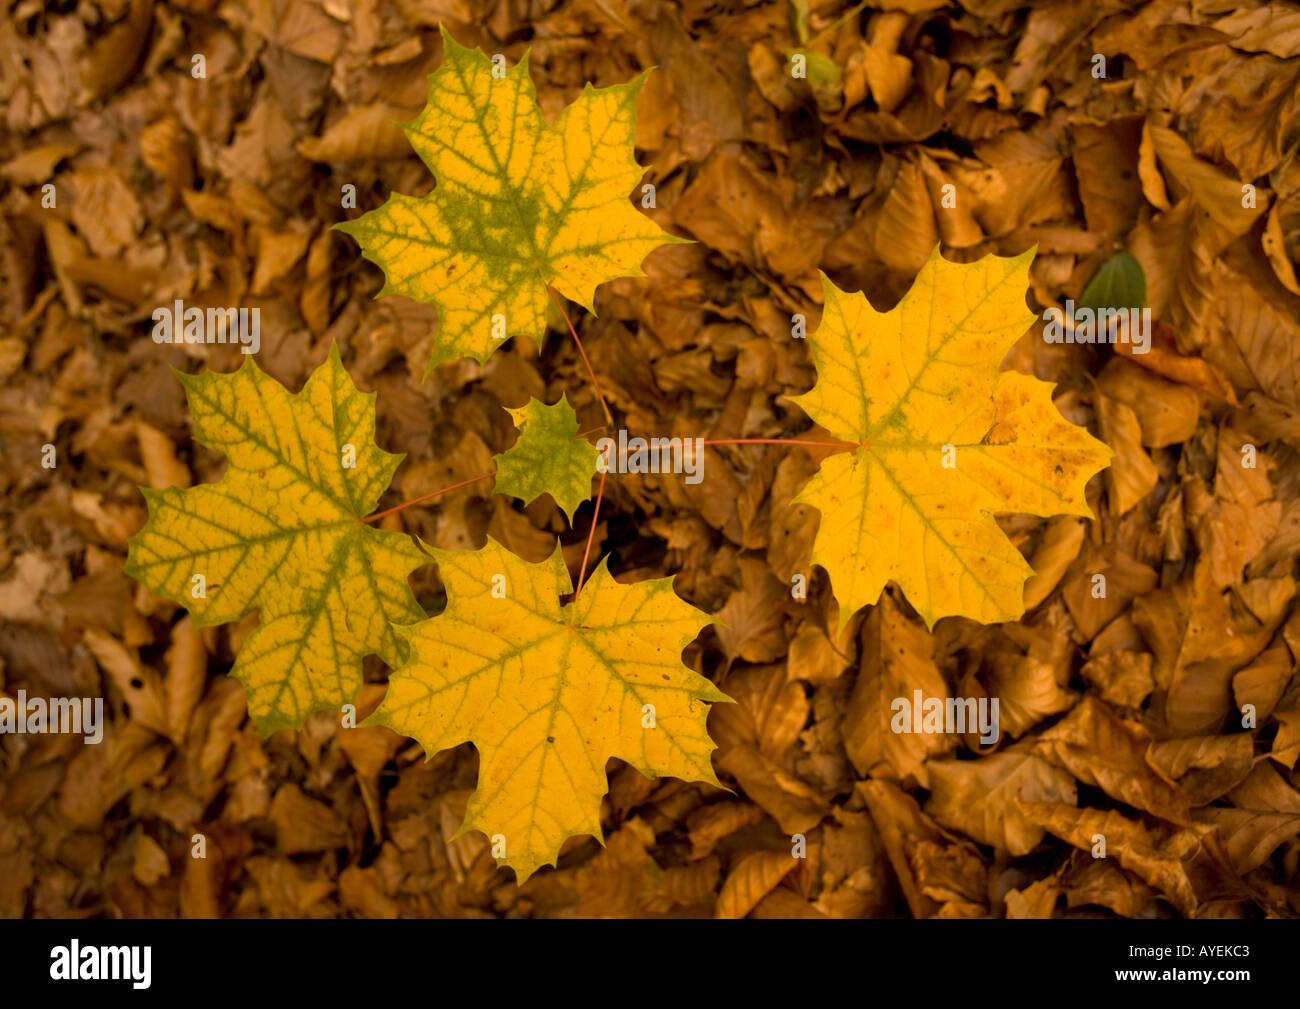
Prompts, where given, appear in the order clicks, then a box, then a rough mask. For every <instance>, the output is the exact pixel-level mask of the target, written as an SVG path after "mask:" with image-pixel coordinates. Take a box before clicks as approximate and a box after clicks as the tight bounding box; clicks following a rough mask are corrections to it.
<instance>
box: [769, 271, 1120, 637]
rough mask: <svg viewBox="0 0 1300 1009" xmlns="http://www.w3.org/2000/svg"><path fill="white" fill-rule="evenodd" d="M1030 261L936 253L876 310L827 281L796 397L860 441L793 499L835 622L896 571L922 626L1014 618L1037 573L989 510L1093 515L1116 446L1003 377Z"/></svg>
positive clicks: (1027, 384)
mask: <svg viewBox="0 0 1300 1009" xmlns="http://www.w3.org/2000/svg"><path fill="white" fill-rule="evenodd" d="M1032 259H1033V250H1030V251H1029V252H1026V253H1024V254H1022V255H1020V256H1016V257H1014V258H1002V257H998V256H986V257H985V258H983V259H981V260H979V261H978V262H975V263H969V264H958V263H950V262H948V261H947V260H946V259H943V258H942V257H941V256H940V255H939V249H938V247H937V246H936V248H935V250H934V252H933V253H931V255H930V259H929V261H928V262H927V263H926V264H925V266H923V267H922V268H921V272H920V273H919V274H918V275H917V278H916V282H915V283H914V284H913V285H912V288H911V289H910V290H909V291H908V292H907V294H906V295H905V296H904V297H903V300H902V301H901V302H899V304H898V305H897V307H895V308H894V309H893V310H892V311H890V312H883V313H882V312H877V311H876V310H875V309H873V308H872V307H871V305H870V304H869V303H868V302H867V299H866V298H865V297H864V296H863V295H861V294H857V295H850V294H846V293H845V292H843V291H841V290H840V289H839V288H837V287H836V286H835V285H834V284H833V283H831V281H830V280H829V279H828V278H827V277H826V276H825V275H824V274H823V275H822V289H823V291H824V293H825V310H824V313H823V315H822V321H821V325H820V326H819V327H818V329H817V332H816V333H815V334H814V336H813V337H812V338H810V339H809V341H808V342H809V344H810V349H811V352H812V357H813V363H814V364H815V365H816V368H817V376H818V378H817V384H816V385H814V386H813V388H812V390H811V391H809V392H807V393H804V394H803V395H801V396H794V397H791V398H792V399H793V400H794V402H796V403H798V404H799V405H800V406H801V407H803V409H804V410H805V411H806V412H807V413H808V415H809V416H810V417H811V418H812V419H813V420H814V421H816V422H817V423H818V424H820V425H821V426H822V427H824V428H825V429H826V430H827V431H829V432H830V433H831V435H833V436H834V437H836V438H838V439H842V440H844V441H850V442H854V443H856V444H857V445H858V446H859V447H858V448H857V449H856V450H854V451H851V452H848V453H845V454H838V455H833V456H831V457H829V458H828V459H826V460H825V461H824V462H823V463H822V465H821V468H820V469H819V471H818V472H817V473H816V474H815V475H814V477H813V478H812V480H811V481H810V482H809V483H808V485H807V486H806V487H805V488H804V489H803V491H802V492H801V493H800V495H799V496H798V498H796V500H797V501H799V502H802V503H804V504H809V505H812V506H813V507H815V508H817V509H818V510H819V511H820V512H821V524H820V526H819V528H818V531H817V537H816V540H815V542H814V545H813V554H812V560H813V563H815V564H820V565H822V566H823V567H824V568H826V570H827V572H828V573H829V574H830V576H831V585H832V587H833V588H834V590H835V595H836V597H837V599H838V600H839V601H840V604H841V606H840V626H841V627H842V626H843V625H844V623H845V622H847V620H848V618H849V617H850V616H851V615H852V614H853V612H854V611H855V610H857V609H859V608H860V607H862V606H865V605H868V604H870V603H874V602H875V601H876V600H877V599H878V598H879V596H880V592H881V590H882V589H883V588H884V587H885V585H886V583H887V582H889V581H890V580H894V581H897V582H898V584H899V586H900V587H901V588H902V589H903V591H904V592H905V593H906V595H907V598H908V600H909V601H910V602H911V604H912V605H913V606H914V607H915V608H916V610H917V612H918V613H920V615H921V616H922V618H924V620H925V622H926V625H927V626H930V627H932V626H933V625H934V622H935V621H936V620H938V619H939V618H940V617H943V616H949V615H961V616H967V617H971V618H972V619H975V620H979V621H981V622H983V623H994V622H997V621H1002V620H1015V619H1018V618H1019V617H1020V616H1021V614H1023V613H1024V601H1023V588H1024V583H1025V580H1026V579H1027V578H1028V577H1029V576H1030V575H1031V574H1033V570H1032V569H1031V568H1030V566H1029V564H1028V562H1027V561H1026V560H1025V559H1024V557H1023V556H1021V554H1020V551H1019V550H1017V549H1016V548H1015V546H1014V545H1013V544H1012V543H1011V541H1010V540H1008V539H1007V537H1006V535H1005V534H1003V532H1002V531H1001V529H999V527H998V524H997V522H996V521H995V520H994V515H995V514H996V513H998V512H1025V513H1028V514H1032V515H1043V516H1048V515H1057V514H1069V515H1084V516H1091V514H1092V512H1091V510H1090V509H1089V507H1088V505H1087V502H1086V501H1085V500H1084V493H1083V491H1084V486H1085V484H1087V482H1088V480H1089V479H1090V478H1091V477H1092V476H1093V474H1095V473H1097V472H1098V471H1100V470H1102V469H1104V468H1105V467H1106V466H1107V465H1109V463H1110V459H1111V456H1112V453H1111V451H1110V449H1109V448H1107V447H1106V446H1105V445H1104V444H1102V443H1101V442H1099V441H1098V440H1097V439H1095V438H1093V437H1092V436H1091V435H1090V434H1088V432H1087V431H1086V430H1084V429H1083V428H1081V427H1077V426H1076V425H1074V424H1070V423H1069V422H1067V421H1066V420H1065V419H1064V418H1063V417H1062V416H1061V415H1060V413H1059V412H1058V411H1057V410H1056V408H1055V406H1053V404H1052V385H1051V383H1049V382H1043V381H1040V380H1039V379H1036V378H1032V377H1030V376H1028V375H1022V374H1020V373H1018V372H1013V371H1006V372H1001V371H999V366H1000V365H1001V363H1002V360H1003V359H1004V358H1005V357H1006V355H1007V352H1008V351H1009V350H1010V349H1011V346H1012V345H1013V344H1014V343H1015V342H1016V340H1017V339H1019V338H1020V336H1021V335H1022V334H1023V333H1024V332H1025V331H1026V329H1028V328H1029V326H1030V324H1031V323H1032V322H1033V321H1034V317H1033V315H1032V313H1030V311H1029V310H1028V308H1027V307H1026V306H1025V290H1026V288H1027V287H1028V283H1029V264H1030V262H1031V261H1032Z"/></svg>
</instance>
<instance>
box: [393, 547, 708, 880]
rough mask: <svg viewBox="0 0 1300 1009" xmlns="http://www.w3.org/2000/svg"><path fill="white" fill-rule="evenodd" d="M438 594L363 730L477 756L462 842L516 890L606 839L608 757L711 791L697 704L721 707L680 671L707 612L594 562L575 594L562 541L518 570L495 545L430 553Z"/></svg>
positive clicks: (667, 589)
mask: <svg viewBox="0 0 1300 1009" xmlns="http://www.w3.org/2000/svg"><path fill="white" fill-rule="evenodd" d="M432 552H433V554H434V556H435V558H436V560H437V562H438V570H439V574H440V576H441V578H442V580H443V583H444V585H445V586H446V589H447V608H446V609H445V610H444V611H443V612H442V613H441V614H440V615H438V616H436V617H432V618H430V619H428V620H425V621H422V622H421V623H419V624H416V625H414V626H412V627H408V628H404V629H401V630H402V633H403V634H404V635H405V636H406V639H407V641H408V642H409V644H410V645H411V651H410V654H409V658H408V659H407V662H406V663H405V664H404V665H403V666H402V667H401V668H399V669H397V670H395V671H394V672H393V674H392V676H391V677H390V678H389V684H388V693H387V694H386V695H385V697H384V700H383V703H382V704H381V705H380V707H379V709H378V710H377V711H376V712H375V713H374V714H373V715H372V716H371V717H370V719H369V720H368V722H370V723H374V724H379V725H387V726H388V727H389V728H391V729H393V730H394V731H396V732H399V733H401V734H403V735H407V736H412V737H414V738H415V739H416V740H418V741H419V743H420V745H421V746H423V747H424V749H425V752H426V753H427V754H429V755H430V756H432V755H433V754H434V753H436V752H437V751H439V750H445V749H448V748H450V747H453V746H459V745H460V744H461V743H465V742H471V743H473V744H474V745H475V747H476V748H477V749H478V751H479V775H478V789H477V791H475V793H474V794H473V796H472V797H471V798H470V801H469V807H468V809H467V811H466V815H465V822H464V823H463V824H462V825H461V829H460V831H459V833H458V835H457V836H459V834H463V833H465V832H466V831H468V830H479V831H482V832H483V833H484V834H486V835H487V836H488V838H489V839H490V841H491V843H492V846H493V850H494V854H495V855H496V856H497V857H499V858H500V861H501V862H502V863H503V864H506V865H509V866H511V867H512V868H513V869H514V870H515V873H516V875H517V877H518V879H519V880H520V881H521V882H522V881H523V880H524V879H526V878H528V876H530V875H531V874H532V873H533V872H535V871H536V870H537V869H538V868H539V867H540V866H542V865H546V864H554V862H555V859H556V857H557V856H558V854H559V850H560V846H561V845H562V844H563V843H564V841H565V840H566V839H568V838H569V837H572V836H574V835H577V834H591V835H593V836H595V837H596V838H600V837H601V830H600V801H601V797H602V796H603V795H604V794H605V792H606V791H607V783H606V778H605V763H606V761H607V760H608V759H609V758H610V757H619V758H621V759H622V760H625V761H627V762H628V763H629V764H631V765H632V766H633V767H635V768H637V770H639V771H640V772H641V773H642V774H645V775H647V776H653V775H673V776H675V777H679V778H685V779H687V780H692V781H707V782H709V783H711V784H717V783H718V782H717V778H716V777H715V776H714V773H713V768H712V764H711V761H710V754H711V753H712V752H713V749H714V745H713V742H712V741H711V740H710V739H709V736H708V733H707V731H706V729H705V724H704V723H705V718H706V717H707V715H708V705H707V703H705V702H710V701H726V700H730V698H728V697H727V696H726V695H725V694H723V693H722V692H721V691H719V690H718V689H717V688H716V687H714V686H713V684H712V683H710V682H709V681H708V680H706V679H705V678H704V677H702V676H700V675H699V674H698V673H695V672H692V671H691V670H690V669H688V668H686V667H685V666H684V665H683V664H682V661H681V655H682V649H683V648H685V647H686V646H687V645H688V644H689V643H690V642H691V640H692V639H693V638H694V637H695V636H696V635H697V634H698V633H699V631H700V629H701V628H702V627H703V626H704V625H705V624H707V623H709V622H710V618H709V617H708V616H707V615H705V614H703V613H701V612H700V611H699V610H696V609H695V608H694V607H693V606H691V605H690V604H688V603H686V602H684V601H683V600H682V599H680V598H679V597H678V596H677V595H676V593H674V592H673V589H672V579H670V578H659V579H653V580H649V581H643V582H637V583H635V584H630V585H624V584H620V583H618V582H616V581H614V579H613V577H612V576H611V575H610V574H609V572H608V571H607V570H606V568H605V562H604V561H603V560H602V561H601V563H600V565H599V566H598V567H597V568H596V570H595V571H594V572H593V573H592V575H591V577H590V578H589V579H588V580H587V581H586V583H585V584H584V585H583V588H582V592H581V594H580V595H579V596H578V598H577V599H576V600H575V601H574V602H572V603H570V604H569V605H567V606H561V605H560V597H561V595H562V594H565V593H568V592H570V591H572V588H573V586H572V583H571V582H570V580H569V573H568V570H567V568H566V567H565V566H564V561H563V558H562V556H561V554H560V550H559V548H558V547H557V548H556V551H555V553H553V554H552V555H551V557H550V559H549V560H547V561H543V562H542V563H540V564H528V563H526V562H524V561H523V560H521V559H520V558H518V557H516V556H515V555H514V554H512V553H510V551H508V550H506V549H505V547H503V546H501V545H500V544H499V543H496V542H494V541H492V540H489V541H488V544H487V546H485V547H484V548H483V549H482V550H477V551H448V550H434V551H432Z"/></svg>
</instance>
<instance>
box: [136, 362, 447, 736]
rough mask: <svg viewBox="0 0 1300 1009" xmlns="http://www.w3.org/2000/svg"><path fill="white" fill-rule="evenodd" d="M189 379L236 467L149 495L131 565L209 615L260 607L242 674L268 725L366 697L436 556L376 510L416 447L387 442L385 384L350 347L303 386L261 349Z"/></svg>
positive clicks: (203, 419) (412, 616) (202, 431)
mask: <svg viewBox="0 0 1300 1009" xmlns="http://www.w3.org/2000/svg"><path fill="white" fill-rule="evenodd" d="M177 377H178V378H179V379H180V381H181V384H182V385H183V386H184V387H185V392H186V396H187V398H188V400H189V406H190V413H191V415H192V417H193V420H194V440H195V441H197V442H199V443H200V444H202V445H206V446H207V447H208V448H210V449H212V450H213V451H215V452H220V453H222V454H223V455H224V456H225V457H226V459H227V460H228V461H229V467H228V468H227V470H226V473H225V475H224V476H223V477H222V478H221V480H219V481H218V482H217V483H210V484H202V485H200V486H198V487H192V488H189V489H186V490H181V489H178V488H175V487H169V488H167V489H166V490H143V493H144V496H145V500H146V501H147V502H148V505H149V521H148V522H147V523H146V524H145V526H144V528H143V529H141V530H140V532H138V533H137V534H136V535H135V536H134V537H132V539H131V543H130V550H129V555H128V558H127V566H126V571H127V573H128V574H130V575H131V576H132V577H134V578H136V579H137V580H139V581H140V582H142V583H143V584H144V585H146V586H147V587H148V588H150V589H151V590H152V591H153V592H155V593H156V594H158V595H160V596H162V597H164V598H166V599H170V600H172V601H173V602H176V603H179V604H180V605H182V606H184V607H185V608H186V609H187V610H189V612H190V613H191V614H192V615H193V617H194V622H195V624H196V625H197V626H208V625H211V624H222V623H227V622H229V621H232V620H238V619H240V618H241V617H243V616H244V615H245V614H248V613H251V612H252V611H253V610H257V611H259V620H258V625H257V627H256V628H255V629H254V630H253V632H252V633H251V634H249V635H248V637H247V638H246V639H245V640H244V643H243V645H242V646H241V647H240V649H239V655H238V657H237V658H236V661H235V665H234V668H233V669H232V670H231V674H232V675H233V676H236V677H237V678H238V679H239V680H240V681H241V682H243V684H244V687H245V689H246V690H247V693H248V712H249V715H250V716H251V717H252V719H253V721H254V722H255V723H256V724H257V727H258V728H259V729H260V730H261V731H262V732H263V733H264V734H268V733H270V732H272V731H274V730H276V729H281V728H286V727H297V726H300V725H302V723H303V721H304V720H305V719H306V718H307V716H308V715H310V714H311V713H312V712H314V711H321V710H325V709H330V708H334V709H337V708H339V707H340V706H341V705H343V704H345V703H348V702H349V701H351V700H352V699H353V697H355V696H356V693H357V690H358V689H359V688H360V687H361V683H362V677H361V660H362V658H363V657H365V656H366V655H371V654H377V655H379V656H380V658H382V659H383V660H384V661H385V662H387V663H389V664H390V665H396V664H397V663H398V662H399V661H401V658H402V655H403V653H404V645H403V644H402V642H401V639H400V638H399V637H398V636H397V634H395V633H394V631H393V629H392V628H391V626H390V622H391V621H400V622H402V623H410V622H411V621H413V620H420V619H421V618H423V617H424V616H425V612H424V610H423V609H421V608H420V606H419V605H418V604H417V603H416V600H415V596H414V595H413V594H412V592H411V589H410V587H409V586H408V584H407V576H408V575H409V574H410V573H411V571H412V570H414V569H415V568H417V567H420V566H421V565H424V564H428V563H429V558H428V557H427V556H426V555H425V554H424V553H423V551H421V550H420V548H419V547H418V546H417V545H416V543H415V541H414V540H412V539H411V537H409V536H407V535H404V534H401V533H394V532H384V531H381V530H378V529H374V528H372V527H370V526H368V525H365V524H363V523H362V522H361V521H360V520H361V518H362V517H363V516H365V515H368V514H369V513H370V512H372V511H373V510H374V508H375V505H376V504H377V503H378V501H379V498H380V495H382V494H383V493H384V491H385V490H387V488H388V485H389V483H390V482H391V480H392V476H393V471H394V470H395V469H396V468H397V465H398V463H399V462H401V460H402V456H400V455H393V454H391V453H388V452H385V451H383V450H382V449H380V448H379V447H378V446H377V445H376V444H375V408H374V400H375V394H374V393H370V394H369V395H363V394H362V393H360V392H359V391H358V390H357V388H356V386H355V385H353V383H352V379H351V377H350V376H349V375H348V373H347V371H346V370H345V369H344V367H343V362H342V361H341V360H340V358H339V353H338V349H337V348H336V347H333V346H331V348H330V353H329V357H328V359H327V360H326V361H325V363H324V364H322V365H321V366H320V367H319V368H317V369H316V371H315V372H313V373H312V375H311V377H310V378H308V379H307V382H306V384H305V385H304V386H303V388H302V391H301V392H298V393H296V394H294V393H290V392H289V391H288V390H287V389H286V388H285V387H284V386H283V385H281V384H280V383H279V382H277V381H275V379H273V378H271V377H270V376H268V375H267V374H266V373H265V372H263V371H262V370H261V369H260V368H258V367H257V365H256V364H254V363H253V359H252V357H251V356H250V357H247V358H245V359H244V364H243V366H242V367H241V368H240V369H239V370H238V371H236V372H234V373H232V374H228V375H226V374H221V373H219V372H213V371H205V372H202V373H201V374H198V375H182V374H179V373H178V375H177Z"/></svg>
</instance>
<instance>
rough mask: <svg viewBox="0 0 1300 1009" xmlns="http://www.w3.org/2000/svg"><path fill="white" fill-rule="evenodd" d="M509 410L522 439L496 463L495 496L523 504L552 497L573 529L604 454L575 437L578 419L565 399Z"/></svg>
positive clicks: (529, 404)
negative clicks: (575, 512) (580, 506)
mask: <svg viewBox="0 0 1300 1009" xmlns="http://www.w3.org/2000/svg"><path fill="white" fill-rule="evenodd" d="M506 410H507V412H508V413H509V414H510V416H511V417H512V418H513V419H514V422H515V427H517V428H519V437H518V439H517V440H516V441H515V443H514V444H513V445H511V446H510V448H508V449H506V450H505V451H504V452H502V453H500V454H498V455H495V456H493V457H492V459H493V461H494V462H495V463H496V467H497V474H496V487H495V489H496V492H497V493H498V494H509V495H510V496H511V497H517V498H520V499H521V500H522V501H523V502H524V503H525V504H527V503H528V502H530V501H532V500H534V499H535V498H537V497H540V496H541V495H542V494H550V495H551V497H553V498H555V503H556V504H558V505H559V506H560V509H561V510H562V511H563V512H564V514H565V515H566V516H568V519H569V522H570V524H572V522H573V513H574V511H575V510H576V509H577V507H578V505H580V504H582V502H584V501H586V500H587V499H588V498H589V497H591V478H592V476H593V475H594V474H595V472H596V460H597V459H599V458H600V452H599V451H598V450H597V449H596V446H595V445H592V444H591V443H590V442H587V441H584V440H583V439H581V438H578V437H577V434H578V415H577V414H576V413H574V412H573V407H571V406H569V401H568V399H567V398H566V397H564V396H561V397H560V401H559V402H558V403H556V404H555V405H554V406H547V405H546V404H545V403H542V402H541V401H539V400H536V399H529V401H528V404H527V405H526V406H522V407H520V408H519V409H518V410H511V409H510V408H509V407H507V408H506Z"/></svg>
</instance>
